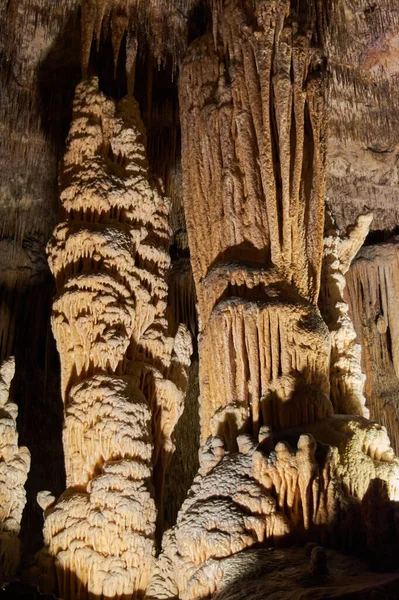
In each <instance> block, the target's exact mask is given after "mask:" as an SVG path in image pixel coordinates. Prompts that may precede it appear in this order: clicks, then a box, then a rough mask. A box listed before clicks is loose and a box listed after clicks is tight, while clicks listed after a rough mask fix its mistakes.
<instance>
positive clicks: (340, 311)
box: [319, 215, 380, 422]
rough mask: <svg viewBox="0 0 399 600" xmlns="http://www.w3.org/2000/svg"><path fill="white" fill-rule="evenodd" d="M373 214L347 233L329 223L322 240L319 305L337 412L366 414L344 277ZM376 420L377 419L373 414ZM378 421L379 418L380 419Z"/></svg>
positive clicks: (357, 353) (360, 371)
mask: <svg viewBox="0 0 399 600" xmlns="http://www.w3.org/2000/svg"><path fill="white" fill-rule="evenodd" d="M372 218H373V217H372V215H363V216H360V217H358V219H357V221H356V224H355V226H354V227H351V228H348V232H347V235H346V236H342V237H341V236H339V235H338V232H337V230H336V229H335V228H334V227H333V226H331V228H330V231H329V232H328V234H327V236H326V237H325V239H324V263H323V273H322V284H321V293H320V299H319V306H320V308H321V312H322V315H323V318H324V320H325V322H326V324H327V326H328V328H329V330H330V334H331V363H330V384H331V388H330V398H331V402H332V404H333V406H334V410H335V412H337V413H342V414H347V415H362V416H364V417H368V416H369V410H368V408H366V398H365V396H364V394H363V391H364V383H365V380H366V376H365V375H364V373H363V371H362V364H361V358H362V352H361V346H360V345H359V343H358V342H357V335H356V332H355V329H354V327H353V323H352V320H351V318H350V315H349V306H348V304H347V302H346V300H345V296H346V294H345V290H346V279H345V274H346V273H347V272H348V270H349V267H350V265H351V262H352V260H353V259H354V257H355V256H356V254H357V253H358V251H359V249H360V247H361V246H362V244H363V242H364V240H365V238H366V235H367V233H368V230H369V226H370V223H371V221H372ZM373 417H374V418H376V420H377V421H379V419H378V418H377V417H376V415H373ZM379 422H380V421H379Z"/></svg>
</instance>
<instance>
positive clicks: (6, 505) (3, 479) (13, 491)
mask: <svg viewBox="0 0 399 600" xmlns="http://www.w3.org/2000/svg"><path fill="white" fill-rule="evenodd" d="M14 372H15V362H14V359H13V358H9V359H7V360H5V361H4V362H3V363H2V365H1V367H0V583H4V582H6V581H9V580H11V579H12V578H13V577H15V574H16V571H17V569H18V567H19V561H20V557H21V556H20V555H21V547H20V541H19V539H18V534H19V532H20V528H21V518H22V512H23V510H24V507H25V503H26V493H25V487H24V486H25V482H26V479H27V477H28V472H29V468H30V453H29V450H28V448H25V447H24V446H18V432H17V415H18V407H17V405H16V404H14V402H11V400H10V398H9V394H10V385H11V381H12V379H13V377H14Z"/></svg>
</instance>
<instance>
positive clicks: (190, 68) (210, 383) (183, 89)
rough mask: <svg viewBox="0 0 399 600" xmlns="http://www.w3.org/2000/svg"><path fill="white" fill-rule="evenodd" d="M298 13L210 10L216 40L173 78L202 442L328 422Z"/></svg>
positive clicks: (320, 107) (321, 147) (307, 67)
mask: <svg viewBox="0 0 399 600" xmlns="http://www.w3.org/2000/svg"><path fill="white" fill-rule="evenodd" d="M299 4H301V3H299ZM299 4H298V7H299ZM307 4H308V6H307V9H306V10H305V9H304V7H303V6H302V5H301V6H300V7H299V12H298V14H297V13H296V12H295V10H291V9H290V2H277V1H276V2H275V1H272V2H270V1H267V2H266V1H260V2H257V3H256V6H255V7H254V5H253V3H252V2H236V1H235V0H228V1H226V2H224V3H223V8H221V9H217V3H215V10H214V16H213V19H214V37H213V38H212V35H211V34H210V33H208V34H206V35H205V36H203V37H202V38H200V39H198V40H196V41H195V42H194V43H193V44H192V45H191V46H190V48H189V50H188V53H187V56H186V58H185V60H184V62H183V66H182V71H181V76H180V102H181V122H182V140H183V170H184V199H185V200H184V201H185V213H186V219H187V229H188V235H189V243H190V253H191V258H192V265H193V273H194V279H195V283H196V288H197V295H198V307H199V316H200V321H201V335H200V384H201V408H200V410H201V431H202V440H203V441H204V440H205V439H206V438H207V437H208V435H209V434H213V435H216V434H218V435H222V437H223V438H224V439H225V440H226V441H227V442H229V441H230V442H232V441H233V440H234V438H235V436H236V433H237V431H243V430H248V429H249V430H252V431H253V433H254V434H255V435H256V434H257V431H258V429H259V425H260V424H262V423H263V424H265V425H271V426H274V427H284V426H288V425H291V426H292V425H298V424H300V423H304V422H310V421H312V420H317V419H320V418H323V417H325V416H326V415H328V414H331V405H330V403H329V401H328V399H327V397H326V396H323V395H326V394H328V392H329V357H330V339H329V334H328V330H327V328H326V326H325V324H324V322H323V320H322V319H321V317H320V314H319V312H318V309H317V306H316V304H317V299H318V293H319V286H320V272H321V264H322V256H323V226H324V190H325V142H326V105H325V75H324V72H323V59H322V56H321V53H320V47H321V45H322V44H321V40H320V38H319V36H318V34H317V33H316V32H318V31H319V30H318V22H317V18H316V9H315V5H313V3H311V2H310V3H307ZM304 15H305V16H304ZM315 385H316V386H317V387H318V388H319V390H320V394H321V395H320V396H319V398H318V401H317V402H316V403H314V407H311V408H309V410H308V409H307V406H306V405H307V402H301V401H300V400H299V396H302V395H303V393H304V390H305V389H307V388H308V387H309V386H315ZM295 394H297V396H298V397H297V399H296V400H295V401H293V396H294V395H295Z"/></svg>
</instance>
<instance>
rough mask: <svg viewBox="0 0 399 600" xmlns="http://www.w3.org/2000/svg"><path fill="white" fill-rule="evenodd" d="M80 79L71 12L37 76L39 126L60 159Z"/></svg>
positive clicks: (76, 33)
mask: <svg viewBox="0 0 399 600" xmlns="http://www.w3.org/2000/svg"><path fill="white" fill-rule="evenodd" d="M80 79H81V66H80V19H79V12H78V11H76V10H75V11H73V12H71V13H70V15H69V17H68V19H67V20H66V22H65V24H64V26H63V28H62V30H61V32H60V34H59V35H58V37H57V38H56V40H55V42H54V43H53V45H52V47H51V49H50V51H49V52H48V53H47V55H46V57H45V58H44V60H43V61H42V63H41V64H40V67H39V70H38V74H37V85H38V93H39V110H40V117H41V127H42V130H43V132H44V133H45V135H46V137H47V138H48V140H49V141H50V142H51V144H52V146H53V148H54V150H55V152H56V156H57V158H58V159H59V158H61V156H62V154H63V150H64V147H65V139H66V136H67V134H68V130H69V125H70V122H71V117H72V103H73V97H74V94H75V87H76V85H77V84H78V83H79V81H80Z"/></svg>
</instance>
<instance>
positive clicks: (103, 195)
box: [39, 78, 191, 599]
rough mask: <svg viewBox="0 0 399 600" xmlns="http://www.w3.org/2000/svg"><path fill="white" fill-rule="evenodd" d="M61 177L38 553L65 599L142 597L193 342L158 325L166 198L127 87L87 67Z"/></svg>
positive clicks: (165, 261) (53, 246) (165, 257)
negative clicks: (60, 416)
mask: <svg viewBox="0 0 399 600" xmlns="http://www.w3.org/2000/svg"><path fill="white" fill-rule="evenodd" d="M60 185H61V190H62V191H61V202H62V209H63V215H64V221H62V222H61V223H60V224H59V225H58V226H57V227H56V229H55V231H54V235H53V238H52V240H51V241H50V243H49V245H48V255H49V264H50V268H51V271H52V273H53V275H54V277H55V280H56V285H57V297H56V298H55V300H54V304H53V315H52V327H53V332H54V336H55V338H56V341H57V347H58V350H59V353H60V359H61V388H62V395H63V399H64V406H65V421H64V432H63V443H64V452H65V468H66V476H67V490H66V492H65V493H64V494H63V495H62V496H61V497H60V498H59V499H58V500H57V501H55V499H54V498H53V497H52V496H51V495H50V494H49V493H41V494H40V495H39V502H40V504H41V506H42V508H43V509H44V510H45V526H44V537H45V544H46V550H45V556H46V557H48V556H49V555H50V556H53V557H54V558H55V566H56V574H57V579H58V590H59V593H60V595H61V596H62V597H63V598H65V599H68V598H76V597H82V594H84V595H85V597H86V595H88V597H89V598H91V597H96V598H99V597H108V598H109V597H114V596H118V597H120V598H131V597H132V596H133V597H139V596H140V595H141V594H142V593H143V590H145V588H146V586H147V582H148V578H149V574H150V572H151V569H152V564H153V560H154V556H155V547H156V543H155V533H156V522H157V509H159V512H160V515H162V496H163V481H164V473H165V469H166V467H167V465H168V462H169V460H170V457H171V455H172V453H173V449H174V443H173V439H172V436H173V430H174V427H175V424H176V422H177V420H178V418H179V416H180V414H181V411H182V399H183V394H184V391H185V387H186V383H187V368H188V366H189V363H190V353H191V343H190V336H189V334H188V332H187V330H186V328H184V327H183V326H179V327H178V328H177V333H176V335H175V337H173V338H172V337H169V336H168V323H167V321H166V318H165V311H166V300H167V294H168V288H167V284H166V275H167V270H168V268H169V263H170V258H169V254H168V245H169V236H170V232H169V227H168V220H167V218H168V200H167V199H166V198H164V197H163V196H162V195H161V194H160V193H159V191H158V190H157V188H156V187H154V186H151V184H150V183H149V180H148V164H147V159H146V154H145V133H144V130H143V126H142V123H141V120H140V116H139V110H138V105H137V103H136V101H135V100H134V98H133V97H132V96H128V97H126V98H125V99H123V100H122V101H121V102H120V103H119V104H118V106H117V107H116V106H115V103H114V102H113V101H112V100H108V99H107V98H106V97H105V96H104V95H103V94H102V92H100V91H99V89H98V81H97V79H96V78H91V79H89V80H87V81H86V82H83V83H81V84H80V85H79V86H78V87H77V90H76V96H75V102H74V109H73V119H72V125H71V129H70V133H69V137H68V140H67V150H66V153H65V156H64V160H63V166H62V175H61V178H60ZM158 525H159V526H160V527H162V522H161V521H160V522H159V523H158Z"/></svg>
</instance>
